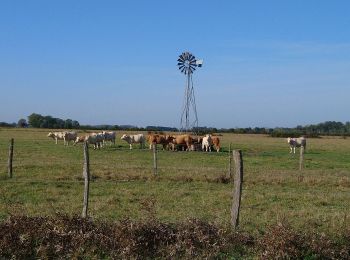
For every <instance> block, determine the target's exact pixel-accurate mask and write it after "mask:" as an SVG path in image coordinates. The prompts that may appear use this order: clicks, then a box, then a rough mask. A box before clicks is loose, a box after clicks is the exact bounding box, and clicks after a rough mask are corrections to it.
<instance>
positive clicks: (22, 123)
mask: <svg viewBox="0 0 350 260" xmlns="http://www.w3.org/2000/svg"><path fill="white" fill-rule="evenodd" d="M17 127H20V128H24V127H28V123H27V120H25V119H24V118H21V119H20V120H18V122H17Z"/></svg>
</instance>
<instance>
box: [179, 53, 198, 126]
mask: <svg viewBox="0 0 350 260" xmlns="http://www.w3.org/2000/svg"><path fill="white" fill-rule="evenodd" d="M177 61H178V63H177V65H178V66H179V70H180V71H181V72H182V73H184V74H185V75H186V86H185V97H184V102H183V110H182V114H181V131H182V132H189V131H191V130H194V129H198V115H197V108H196V99H195V96H194V89H193V81H192V74H193V72H194V71H195V70H196V67H202V64H203V60H196V57H195V56H194V55H192V54H191V53H189V52H183V53H182V54H181V55H180V56H179V58H178V59H177ZM191 108H192V112H193V115H192V116H191V117H190V110H191ZM191 118H192V119H191Z"/></svg>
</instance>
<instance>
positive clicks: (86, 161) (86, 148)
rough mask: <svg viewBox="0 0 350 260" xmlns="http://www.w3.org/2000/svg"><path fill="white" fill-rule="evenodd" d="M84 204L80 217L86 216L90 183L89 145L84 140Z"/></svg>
mask: <svg viewBox="0 0 350 260" xmlns="http://www.w3.org/2000/svg"><path fill="white" fill-rule="evenodd" d="M83 176H84V180H85V182H84V204H83V213H82V217H83V218H86V217H87V212H88V204H89V185H90V162H89V145H88V143H87V142H84V168H83Z"/></svg>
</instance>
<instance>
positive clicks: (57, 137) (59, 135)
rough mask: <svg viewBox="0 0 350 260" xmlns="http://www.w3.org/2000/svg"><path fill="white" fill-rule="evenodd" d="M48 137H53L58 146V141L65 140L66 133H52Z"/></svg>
mask: <svg viewBox="0 0 350 260" xmlns="http://www.w3.org/2000/svg"><path fill="white" fill-rule="evenodd" d="M47 137H51V138H52V139H54V140H55V141H56V144H58V140H63V139H64V132H50V133H49V134H48V135H47Z"/></svg>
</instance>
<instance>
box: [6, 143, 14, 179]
mask: <svg viewBox="0 0 350 260" xmlns="http://www.w3.org/2000/svg"><path fill="white" fill-rule="evenodd" d="M13 142H14V140H13V138H11V140H10V145H9V157H8V163H7V174H8V177H9V178H12V162H13Z"/></svg>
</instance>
